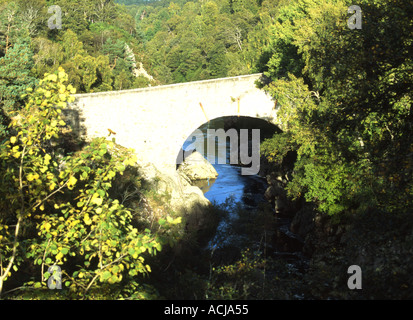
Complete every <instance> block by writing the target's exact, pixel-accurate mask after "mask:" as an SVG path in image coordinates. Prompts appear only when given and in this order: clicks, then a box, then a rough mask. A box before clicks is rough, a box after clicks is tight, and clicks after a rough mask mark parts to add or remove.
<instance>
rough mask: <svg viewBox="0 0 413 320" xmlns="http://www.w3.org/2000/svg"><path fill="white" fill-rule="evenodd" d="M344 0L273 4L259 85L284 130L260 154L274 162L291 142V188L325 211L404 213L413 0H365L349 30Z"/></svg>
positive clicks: (407, 182) (408, 200) (407, 193)
mask: <svg viewBox="0 0 413 320" xmlns="http://www.w3.org/2000/svg"><path fill="white" fill-rule="evenodd" d="M346 5H347V3H345V2H344V1H327V0H323V1H297V2H294V3H292V4H290V5H287V6H285V7H284V8H283V9H282V10H280V11H279V14H278V16H277V19H276V22H275V23H274V27H273V28H272V29H271V30H272V32H271V35H270V39H271V40H270V41H269V43H268V45H267V48H266V50H265V52H267V53H270V54H269V56H270V58H269V59H268V63H267V67H268V71H267V72H266V74H267V75H268V76H269V77H270V78H271V79H272V83H271V84H270V85H269V86H267V88H266V89H267V90H268V91H269V92H270V93H271V94H272V95H273V96H274V97H275V99H277V102H278V104H279V106H280V109H279V117H280V123H281V126H282V128H283V130H284V133H283V134H282V135H281V136H280V137H274V138H273V139H272V140H270V141H267V142H266V143H264V144H263V153H264V154H265V155H267V157H268V158H269V159H270V160H273V161H278V162H279V161H280V160H281V159H282V156H283V155H284V154H285V150H283V149H282V148H285V146H286V145H288V144H290V147H288V148H293V149H295V150H296V151H297V154H298V159H297V163H296V165H295V168H294V180H293V181H292V182H291V183H290V184H289V186H288V190H289V193H290V195H292V196H293V197H298V196H305V198H306V199H307V200H308V201H314V202H315V203H317V204H318V205H319V209H320V210H321V211H323V212H326V213H329V214H335V213H338V212H342V211H343V210H349V209H357V208H358V209H359V210H362V211H363V210H365V209H366V208H368V207H371V206H379V207H381V208H384V209H385V210H389V211H398V210H406V208H408V207H409V206H410V205H411V203H412V194H411V186H412V182H411V178H410V177H411V167H412V157H411V151H409V150H411V146H412V140H411V135H409V134H408V132H409V130H410V129H409V128H410V127H411V119H409V114H410V109H411V96H410V94H411V88H412V83H413V81H412V80H413V78H412V76H411V75H412V73H411V70H412V61H411V58H410V57H411V37H410V36H409V31H408V30H410V29H411V21H410V20H409V18H408V16H409V12H410V13H411V12H412V6H411V5H408V4H407V3H404V2H397V3H393V2H392V3H391V4H390V2H389V4H388V5H384V4H383V3H378V2H375V1H369V0H366V1H362V3H359V5H360V6H361V7H362V8H363V27H362V29H361V30H350V29H349V28H348V27H347V19H348V16H347V15H346V13H347V10H346V9H347V6H346ZM390 21H398V23H397V25H395V24H393V23H390ZM408 70H410V72H409V71H408ZM408 74H409V75H408ZM396 79H397V80H396ZM278 144H279V145H278ZM400 163H403V165H402V167H400ZM384 168H386V169H385V170H384ZM395 198H396V199H397V200H395ZM401 199H403V200H401Z"/></svg>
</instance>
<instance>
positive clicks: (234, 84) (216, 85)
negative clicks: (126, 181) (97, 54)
mask: <svg viewBox="0 0 413 320" xmlns="http://www.w3.org/2000/svg"><path fill="white" fill-rule="evenodd" d="M261 76H262V74H252V75H245V76H237V77H231V78H222V79H213V80H204V81H194V82H189V83H179V84H173V85H165V86H157V87H149V88H142V89H132V90H122V91H110V92H98V93H88V94H77V95H75V102H74V103H72V104H71V105H70V106H69V107H68V112H70V113H71V114H72V117H71V118H72V119H71V121H70V122H72V125H73V124H75V125H74V127H76V128H77V130H79V131H82V130H81V129H82V128H83V135H84V136H85V137H86V138H93V137H101V136H107V135H108V130H109V129H110V130H111V131H112V132H116V136H115V137H116V142H117V143H119V144H120V145H122V146H124V147H127V148H133V149H135V151H136V154H137V157H138V161H139V162H140V163H152V164H153V165H155V166H156V167H158V168H159V169H160V170H175V168H176V156H177V152H179V150H180V148H181V147H182V143H183V141H185V140H186V139H187V137H188V136H189V135H190V134H191V133H192V132H193V131H194V128H198V127H199V126H201V125H202V124H203V123H205V122H208V121H210V120H213V119H216V118H220V117H225V116H246V117H253V118H260V119H264V120H266V121H269V122H273V123H275V122H276V111H277V110H276V103H275V102H274V100H273V99H272V98H271V97H270V96H269V95H268V94H266V93H265V92H264V91H263V90H261V89H258V88H257V86H256V84H255V83H256V81H258V80H260V78H261Z"/></svg>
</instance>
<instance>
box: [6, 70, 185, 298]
mask: <svg viewBox="0 0 413 320" xmlns="http://www.w3.org/2000/svg"><path fill="white" fill-rule="evenodd" d="M67 80H68V76H67V74H66V73H65V72H64V71H63V69H59V70H58V71H57V72H56V73H53V74H48V75H46V76H45V78H44V79H43V80H42V81H40V83H39V86H38V87H37V88H36V90H35V91H33V92H32V93H30V94H29V96H28V103H27V104H26V106H25V108H24V109H23V110H22V111H21V112H20V113H18V114H17V113H16V115H15V117H14V118H13V121H12V123H11V131H12V136H11V137H10V139H8V140H7V141H5V142H3V143H2V144H1V145H0V171H1V173H2V177H3V178H2V184H1V186H0V195H1V201H0V209H1V210H0V212H1V214H0V244H1V247H0V262H1V264H0V266H1V268H0V272H1V273H0V294H1V293H2V289H3V285H4V282H5V281H6V280H8V279H9V278H10V277H12V273H13V272H15V271H16V270H18V269H19V267H20V264H21V263H22V262H23V261H25V260H26V259H30V260H31V261H32V263H33V265H34V266H38V267H37V268H35V270H36V272H38V276H37V277H36V278H35V280H34V281H30V282H28V283H26V286H34V287H35V288H41V287H45V286H46V281H47V280H48V278H49V277H51V276H52V274H51V272H46V271H45V270H46V269H45V268H49V267H51V266H56V265H57V266H59V267H60V268H61V270H62V282H63V284H64V285H65V286H66V287H67V288H69V292H70V294H71V295H72V296H73V297H83V298H85V297H89V296H90V295H93V294H96V293H97V292H98V291H97V290H96V288H98V287H101V286H106V287H107V286H110V285H113V284H116V283H119V282H120V281H122V280H123V279H125V278H128V277H135V276H136V275H138V274H142V273H144V274H145V273H148V272H150V270H151V269H150V267H149V266H148V265H147V264H145V260H144V256H145V254H155V253H156V252H157V251H159V250H161V244H160V241H159V240H158V239H157V237H156V236H155V235H153V234H151V232H150V231H149V230H145V231H142V232H141V231H138V230H137V229H136V228H135V227H133V225H132V214H131V212H130V211H128V210H127V209H126V208H125V207H124V206H123V205H121V204H120V203H119V201H118V200H113V199H111V198H110V197H109V195H108V191H109V189H110V188H111V186H112V181H113V180H114V178H115V177H116V176H117V175H122V174H123V172H124V171H125V169H126V167H128V166H130V165H133V164H134V163H135V161H136V159H135V158H134V156H133V155H132V152H131V151H128V150H123V149H120V148H119V147H117V146H115V143H114V141H107V140H106V139H105V138H98V139H94V140H93V141H91V143H90V144H89V145H88V146H87V147H86V148H84V149H83V150H82V151H81V152H80V153H78V154H76V155H73V154H71V155H67V156H65V155H64V154H62V153H61V151H60V152H59V151H58V150H57V149H55V148H54V147H53V143H51V142H52V141H53V140H54V139H57V138H59V135H60V134H61V131H62V127H64V126H65V125H66V124H65V122H64V121H63V120H62V118H61V111H62V109H63V108H65V107H66V104H67V102H71V101H73V97H72V96H70V94H73V93H75V89H74V88H73V87H72V86H71V85H66V84H65V83H66V82H67ZM55 141H56V140H55ZM171 221H172V222H173V223H179V221H178V220H173V219H172V220H171ZM164 222H165V221H164ZM164 222H163V223H164ZM33 227H34V228H35V230H32V228H33ZM12 230H13V231H12ZM24 230H29V232H28V233H26V232H25V231H24ZM33 235H36V236H33ZM49 270H50V269H49ZM98 283H99V286H98Z"/></svg>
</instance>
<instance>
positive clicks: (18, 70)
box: [0, 41, 36, 134]
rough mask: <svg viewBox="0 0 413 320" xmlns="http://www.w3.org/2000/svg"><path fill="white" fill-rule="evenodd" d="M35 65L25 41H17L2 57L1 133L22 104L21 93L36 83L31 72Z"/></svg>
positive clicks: (0, 65) (0, 93)
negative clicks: (9, 116)
mask: <svg viewBox="0 0 413 320" xmlns="http://www.w3.org/2000/svg"><path fill="white" fill-rule="evenodd" d="M33 65H34V64H33V53H32V52H31V50H30V48H29V47H28V45H27V43H26V42H24V41H19V42H17V43H16V44H15V45H14V46H13V47H11V48H9V50H8V51H7V54H6V55H5V56H4V57H3V58H0V108H1V113H2V117H3V119H2V120H1V121H2V125H3V127H2V129H0V131H1V133H4V130H5V127H4V125H5V123H6V122H7V120H6V119H7V118H8V115H9V113H10V112H12V111H14V110H18V109H19V108H20V107H21V106H22V104H23V99H22V98H21V95H22V94H24V93H25V92H26V89H27V88H31V87H33V86H34V85H35V83H36V79H35V78H34V77H33V76H32V74H31V69H32V68H33ZM1 133H0V134H1Z"/></svg>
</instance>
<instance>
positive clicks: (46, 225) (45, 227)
mask: <svg viewBox="0 0 413 320" xmlns="http://www.w3.org/2000/svg"><path fill="white" fill-rule="evenodd" d="M51 227H52V225H51V224H50V223H49V222H46V224H45V225H44V229H45V230H46V231H49V230H50V228H51Z"/></svg>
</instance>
